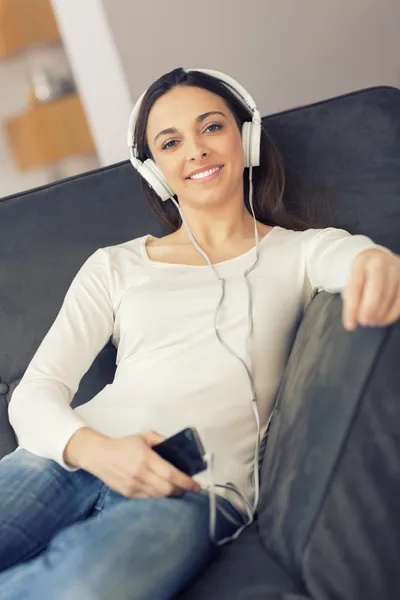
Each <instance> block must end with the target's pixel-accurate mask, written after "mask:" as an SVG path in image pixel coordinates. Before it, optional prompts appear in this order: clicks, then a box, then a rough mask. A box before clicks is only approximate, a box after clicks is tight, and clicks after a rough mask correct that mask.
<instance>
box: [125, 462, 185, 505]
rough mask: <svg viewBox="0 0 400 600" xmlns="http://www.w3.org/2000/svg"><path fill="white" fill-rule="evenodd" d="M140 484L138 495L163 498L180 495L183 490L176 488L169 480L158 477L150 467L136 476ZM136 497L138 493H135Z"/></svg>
mask: <svg viewBox="0 0 400 600" xmlns="http://www.w3.org/2000/svg"><path fill="white" fill-rule="evenodd" d="M137 479H138V484H139V485H140V492H139V497H153V498H163V497H166V496H182V495H183V494H184V493H185V490H182V489H180V488H177V487H176V486H175V485H174V484H173V483H172V482H171V481H169V480H168V479H164V478H163V477H160V476H159V475H158V474H157V473H155V472H154V471H152V470H151V469H150V467H148V468H147V469H145V470H143V471H142V473H141V474H140V476H139V477H138V478H137ZM135 495H136V497H138V494H135Z"/></svg>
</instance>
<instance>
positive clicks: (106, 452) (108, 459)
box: [66, 428, 201, 498]
mask: <svg viewBox="0 0 400 600" xmlns="http://www.w3.org/2000/svg"><path fill="white" fill-rule="evenodd" d="M85 430H88V431H89V432H90V433H88V431H85ZM80 432H81V436H82V435H83V436H85V435H86V443H85V444H84V445H82V444H81V445H80V448H81V449H83V448H85V451H84V452H80V453H79V452H77V450H78V448H77V447H75V457H76V458H75V460H74V461H73V463H75V465H76V466H80V467H81V468H83V469H85V470H86V471H88V472H89V473H92V475H94V476H95V477H97V478H98V479H101V481H103V482H104V483H105V484H106V485H107V486H109V487H110V488H112V489H113V490H114V491H116V492H118V493H120V494H122V495H123V496H125V497H127V498H148V497H165V496H181V495H182V494H183V493H184V492H186V491H190V492H199V491H200V489H201V486H200V485H199V484H198V483H197V482H196V481H194V480H193V479H192V478H191V477H189V476H188V475H186V474H185V473H182V472H181V471H179V470H178V469H177V468H175V467H174V466H173V465H171V464H170V463H169V462H167V461H166V460H164V459H163V458H161V457H160V456H159V455H158V454H157V453H156V452H154V451H153V450H152V446H154V445H155V444H158V443H160V442H162V441H164V439H165V438H163V437H162V436H161V435H159V434H158V433H156V432H154V431H148V432H145V433H140V434H137V435H128V436H124V437H121V438H109V437H106V436H102V435H99V434H97V432H94V431H93V430H91V429H89V428H83V430H78V431H77V432H76V434H75V435H74V436H73V437H72V438H71V440H70V443H69V444H68V446H72V445H73V444H74V437H75V436H78V435H79V434H80ZM93 434H94V436H93ZM90 435H92V442H93V443H92V444H91V443H90V440H89V439H88V436H90ZM75 443H79V439H78V440H75ZM68 446H67V449H66V450H68ZM69 454H70V455H71V454H73V448H72V447H70V448H69ZM79 454H80V455H81V459H79Z"/></svg>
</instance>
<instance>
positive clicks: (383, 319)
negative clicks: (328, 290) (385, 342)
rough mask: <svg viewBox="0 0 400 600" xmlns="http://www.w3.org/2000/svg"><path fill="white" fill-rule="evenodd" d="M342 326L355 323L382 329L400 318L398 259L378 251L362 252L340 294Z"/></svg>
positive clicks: (399, 271) (351, 327)
mask: <svg viewBox="0 0 400 600" xmlns="http://www.w3.org/2000/svg"><path fill="white" fill-rule="evenodd" d="M342 298H343V326H344V327H345V329H347V330H349V331H351V330H353V329H355V328H356V327H357V323H360V324H361V325H369V326H379V325H381V326H383V325H388V324H390V323H394V322H395V321H396V320H397V319H398V318H399V317H400V269H399V261H398V260H397V258H396V259H395V258H394V257H392V256H391V257H389V256H388V255H387V254H383V253H381V252H379V251H378V252H375V253H371V252H370V253H369V254H368V255H367V253H365V254H364V255H363V256H361V255H360V256H359V257H358V260H356V261H355V262H354V265H353V268H352V272H351V277H350V282H349V284H348V286H347V288H346V289H345V290H344V291H343V292H342Z"/></svg>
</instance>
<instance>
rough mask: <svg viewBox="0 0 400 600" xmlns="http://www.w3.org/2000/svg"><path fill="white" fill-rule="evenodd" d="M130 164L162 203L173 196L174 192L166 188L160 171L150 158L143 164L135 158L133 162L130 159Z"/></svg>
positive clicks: (166, 185) (165, 182)
mask: <svg viewBox="0 0 400 600" xmlns="http://www.w3.org/2000/svg"><path fill="white" fill-rule="evenodd" d="M131 162H132V164H133V166H134V167H135V168H136V169H137V170H138V172H139V174H140V175H141V176H142V177H143V178H144V179H145V180H146V181H147V183H148V184H149V185H150V187H152V188H153V190H154V191H155V192H156V194H157V195H158V196H159V197H160V198H161V200H163V202H165V201H166V200H169V198H171V197H173V196H174V192H173V191H172V190H171V188H170V187H169V186H168V184H167V181H166V179H165V177H164V175H163V173H162V171H161V170H160V169H159V168H158V167H157V165H156V163H155V162H154V161H153V160H152V159H151V158H147V159H146V160H145V161H144V162H141V161H140V160H139V159H137V158H135V159H134V162H133V160H132V157H131Z"/></svg>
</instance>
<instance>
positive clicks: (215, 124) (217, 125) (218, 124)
mask: <svg viewBox="0 0 400 600" xmlns="http://www.w3.org/2000/svg"><path fill="white" fill-rule="evenodd" d="M210 127H217V128H218V129H223V127H224V126H223V125H221V123H211V125H209V126H208V127H206V129H205V131H207V129H210ZM218 129H214V131H218Z"/></svg>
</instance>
